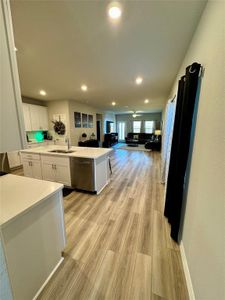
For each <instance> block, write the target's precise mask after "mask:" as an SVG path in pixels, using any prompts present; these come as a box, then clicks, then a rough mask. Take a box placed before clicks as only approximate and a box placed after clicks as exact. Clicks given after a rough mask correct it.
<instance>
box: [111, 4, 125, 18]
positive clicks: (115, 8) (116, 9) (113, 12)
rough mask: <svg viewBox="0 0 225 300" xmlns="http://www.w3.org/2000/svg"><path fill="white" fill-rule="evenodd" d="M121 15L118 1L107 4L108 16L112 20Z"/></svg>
mask: <svg viewBox="0 0 225 300" xmlns="http://www.w3.org/2000/svg"><path fill="white" fill-rule="evenodd" d="M121 15H122V8H121V5H120V3H118V2H112V3H110V4H109V6H108V16H109V17H110V19H112V20H118V19H119V18H120V17H121Z"/></svg>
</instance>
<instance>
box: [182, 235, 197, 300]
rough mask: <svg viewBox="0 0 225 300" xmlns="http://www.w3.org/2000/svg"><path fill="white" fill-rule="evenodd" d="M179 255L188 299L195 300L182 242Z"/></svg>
mask: <svg viewBox="0 0 225 300" xmlns="http://www.w3.org/2000/svg"><path fill="white" fill-rule="evenodd" d="M180 254H181V260H182V264H183V269H184V275H185V279H186V283H187V289H188V294H189V299H190V300H195V293H194V289H193V285H192V281H191V274H190V271H189V268H188V263H187V258H186V254H185V250H184V244H183V242H182V241H181V243H180Z"/></svg>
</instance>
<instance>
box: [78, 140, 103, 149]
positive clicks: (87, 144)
mask: <svg viewBox="0 0 225 300" xmlns="http://www.w3.org/2000/svg"><path fill="white" fill-rule="evenodd" d="M78 146H80V147H93V148H99V141H98V140H86V141H83V142H79V143H78Z"/></svg>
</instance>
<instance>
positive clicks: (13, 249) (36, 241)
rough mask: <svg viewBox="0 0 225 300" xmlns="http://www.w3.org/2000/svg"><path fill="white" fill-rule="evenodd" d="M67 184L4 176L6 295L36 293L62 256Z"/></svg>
mask: <svg viewBox="0 0 225 300" xmlns="http://www.w3.org/2000/svg"><path fill="white" fill-rule="evenodd" d="M62 188H63V185H62V184H59V183H54V182H48V181H43V180H37V179H33V178H26V177H23V176H16V175H11V174H8V175H4V176H1V177H0V190H1V194H0V196H1V197H0V212H1V213H0V248H1V249H0V252H1V253H0V254H1V265H0V267H1V282H2V284H3V286H1V289H2V292H4V295H7V296H4V297H6V298H3V299H23V300H31V299H34V298H36V297H37V295H38V294H39V293H40V291H41V290H42V288H43V287H44V285H45V284H46V283H47V281H48V280H49V279H50V277H51V276H52V274H53V273H54V271H55V270H56V269H57V267H58V266H59V265H60V263H61V262H62V261H63V258H62V251H63V250H64V247H65V243H66V235H65V226H64V212H63V198H62ZM2 276H3V277H2ZM4 278H5V279H4ZM7 278H8V279H7ZM2 279H4V280H2ZM5 282H6V283H7V284H6V283H5ZM0 295H1V294H0Z"/></svg>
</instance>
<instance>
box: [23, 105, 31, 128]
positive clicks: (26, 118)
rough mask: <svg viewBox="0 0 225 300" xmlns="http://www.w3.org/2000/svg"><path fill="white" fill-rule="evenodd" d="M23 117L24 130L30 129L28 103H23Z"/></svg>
mask: <svg viewBox="0 0 225 300" xmlns="http://www.w3.org/2000/svg"><path fill="white" fill-rule="evenodd" d="M23 117H24V125H25V130H26V131H31V121H30V105H29V104H26V103H23Z"/></svg>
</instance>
